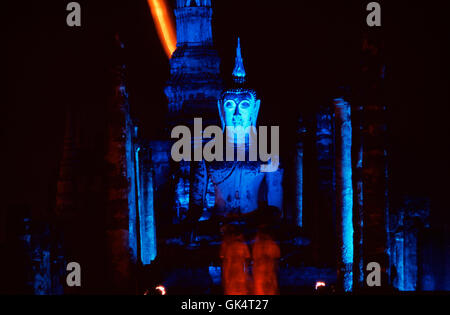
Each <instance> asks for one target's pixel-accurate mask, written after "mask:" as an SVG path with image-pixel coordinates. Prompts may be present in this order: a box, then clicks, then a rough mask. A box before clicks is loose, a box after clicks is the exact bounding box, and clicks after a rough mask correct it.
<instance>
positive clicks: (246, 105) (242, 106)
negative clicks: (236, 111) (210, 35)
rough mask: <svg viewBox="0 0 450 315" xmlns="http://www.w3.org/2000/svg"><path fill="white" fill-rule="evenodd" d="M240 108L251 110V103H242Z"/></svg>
mask: <svg viewBox="0 0 450 315" xmlns="http://www.w3.org/2000/svg"><path fill="white" fill-rule="evenodd" d="M239 107H241V108H249V107H250V102H249V101H242V102H241V103H240V104H239Z"/></svg>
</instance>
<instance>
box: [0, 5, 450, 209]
mask: <svg viewBox="0 0 450 315" xmlns="http://www.w3.org/2000/svg"><path fill="white" fill-rule="evenodd" d="M68 2H69V1H39V2H38V1H27V2H25V1H12V0H8V1H7V2H5V3H2V4H3V5H2V7H3V9H2V10H1V11H2V12H1V14H2V16H1V20H2V22H3V23H5V27H2V30H3V31H4V33H3V35H2V42H3V45H2V50H3V51H6V56H7V57H6V59H3V61H4V63H3V66H2V80H4V82H2V84H1V86H2V87H3V88H6V89H5V91H4V92H3V93H2V105H1V109H0V110H1V115H0V123H1V124H0V128H1V129H0V131H1V140H2V148H4V149H3V150H2V153H3V154H2V159H3V163H2V165H3V166H4V174H3V176H2V178H3V181H2V182H3V185H4V189H2V192H3V193H4V194H5V195H4V196H3V198H2V200H3V202H2V204H3V205H6V206H8V205H10V204H20V203H25V204H29V205H32V206H33V209H34V210H35V211H37V212H38V213H41V212H43V213H45V212H47V211H48V210H49V209H50V207H51V205H52V200H53V199H54V189H55V188H54V185H55V176H56V173H57V167H58V159H59V154H60V151H61V142H62V132H63V125H64V110H65V107H66V106H67V105H69V104H70V105H72V106H79V107H83V108H92V113H93V114H92V116H90V117H85V119H86V124H95V122H96V117H97V116H96V114H95V113H97V114H98V112H99V111H97V110H96V109H97V108H99V107H101V106H104V104H105V103H106V101H107V93H108V84H107V75H108V70H107V69H108V64H109V63H110V61H111V60H110V59H111V58H110V57H111V53H110V48H111V39H112V38H113V34H114V32H116V31H119V32H120V33H121V37H122V39H123V41H124V43H125V45H126V49H127V67H128V85H129V92H130V102H131V106H132V111H133V113H134V114H135V115H136V116H137V117H139V119H140V120H141V122H142V123H143V125H144V128H145V129H146V132H147V133H149V134H151V132H152V130H154V129H157V128H159V127H160V124H161V123H160V122H161V121H162V117H163V116H164V112H165V106H166V101H165V97H164V94H163V87H164V84H165V81H166V80H167V79H168V60H167V58H166V56H165V54H164V52H163V50H162V48H161V45H160V43H159V39H158V37H157V35H156V32H155V30H154V26H153V22H152V19H151V15H150V12H149V9H148V6H147V3H146V1H145V0H134V1H122V3H120V2H119V1H92V0H91V1H79V2H80V4H81V7H82V14H83V16H82V27H81V28H69V27H67V26H66V24H65V19H66V14H67V12H66V11H65V6H66V4H67V3H68ZM344 2H345V3H346V4H342V3H344ZM368 2H369V1H320V2H318V1H261V0H245V1H243V0H240V1H237V0H216V4H215V20H214V29H213V32H214V36H215V38H214V40H215V44H216V47H217V49H218V51H219V54H220V56H221V58H222V70H223V73H224V74H225V76H229V74H230V73H231V71H232V66H233V62H234V54H235V50H234V49H235V44H236V36H237V34H239V35H240V36H241V38H242V45H243V55H244V58H245V65H246V70H247V72H248V75H249V80H250V83H251V84H252V85H253V86H254V87H255V88H256V89H257V90H258V91H259V92H260V95H261V98H262V108H261V122H263V123H266V124H273V123H277V122H279V123H281V124H286V123H288V122H289V121H290V119H291V117H292V113H293V112H297V111H307V110H309V109H312V108H314V107H315V106H318V105H320V104H324V103H326V102H327V100H328V99H329V92H328V91H329V90H330V88H333V87H335V86H336V85H339V84H341V83H346V82H349V81H352V80H355V72H356V70H357V69H358V65H359V64H358V62H359V60H358V59H357V58H358V56H359V48H360V35H361V30H362V28H366V27H367V26H365V25H364V24H363V22H364V21H365V17H366V12H365V4H366V3H368ZM379 2H380V3H381V5H382V10H383V16H382V18H383V26H382V32H383V37H384V38H385V45H386V51H385V55H386V63H387V73H386V75H387V76H386V83H387V86H388V93H387V95H386V102H387V105H388V107H389V109H390V114H391V116H390V121H389V122H390V124H389V128H390V129H389V130H390V133H389V135H390V139H389V141H390V145H391V148H392V149H391V152H390V155H391V161H392V165H391V170H390V171H391V174H392V180H393V183H394V188H395V193H396V194H397V195H400V194H402V193H410V194H416V195H431V196H433V201H434V202H436V203H437V205H438V208H440V209H441V211H444V210H447V209H448V206H447V204H446V202H445V200H444V198H445V197H444V196H441V194H448V192H447V191H448V186H449V185H448V178H449V175H450V168H449V166H448V161H450V155H449V151H450V150H449V141H448V135H450V132H449V131H450V130H449V129H450V127H449V125H450V124H449V123H448V113H449V105H450V104H449V96H450V95H449V86H450V85H449V83H450V67H449V61H448V58H449V56H450V51H449V39H450V27H449V26H450V25H449V21H450V19H448V17H447V16H446V13H448V12H450V11H449V10H448V5H447V7H443V4H444V3H445V1H426V2H424V1H422V2H418V3H417V4H413V3H412V2H411V1H406V0H401V1H395V4H394V3H392V2H394V1H379ZM385 2H386V3H385ZM388 2H389V3H388ZM447 2H448V1H447ZM356 80H357V79H356ZM282 136H286V137H289V135H283V134H282ZM435 196H437V197H435ZM438 196H441V197H438Z"/></svg>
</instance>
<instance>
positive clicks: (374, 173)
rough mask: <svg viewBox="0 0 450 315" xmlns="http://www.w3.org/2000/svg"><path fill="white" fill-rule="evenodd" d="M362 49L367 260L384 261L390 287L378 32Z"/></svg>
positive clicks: (385, 283) (384, 279) (384, 276)
mask: <svg viewBox="0 0 450 315" xmlns="http://www.w3.org/2000/svg"><path fill="white" fill-rule="evenodd" d="M362 48H363V49H362V50H363V68H362V74H361V91H360V92H361V94H362V106H363V129H362V137H363V160H362V161H363V166H362V176H363V212H364V214H363V215H364V224H363V235H362V238H363V263H364V268H365V267H366V266H367V264H368V263H370V262H376V263H378V264H380V266H381V273H382V276H381V286H382V287H386V286H388V285H389V283H388V282H389V277H388V270H389V257H388V247H387V245H388V233H387V231H388V198H387V177H386V175H387V150H386V143H387V137H386V128H387V126H386V107H385V106H384V105H383V90H382V87H383V79H384V65H383V62H382V56H381V48H382V43H381V40H380V39H377V38H376V34H375V33H373V34H366V35H365V38H364V40H363V47H362ZM372 289H377V288H376V287H373V288H372ZM378 289H379V288H378Z"/></svg>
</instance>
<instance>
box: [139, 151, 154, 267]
mask: <svg viewBox="0 0 450 315" xmlns="http://www.w3.org/2000/svg"><path fill="white" fill-rule="evenodd" d="M136 160H137V161H136V164H137V165H138V170H139V171H138V172H137V173H138V179H139V181H138V183H137V186H138V187H137V188H138V200H139V201H138V205H139V226H140V231H139V232H140V241H141V246H140V248H141V261H142V264H143V265H148V264H150V263H151V262H152V261H153V260H154V259H155V258H156V253H157V248H156V225H155V211H154V193H153V187H154V186H153V167H152V163H151V152H150V150H149V149H148V148H147V147H146V146H141V149H140V150H139V151H138V152H137V153H136Z"/></svg>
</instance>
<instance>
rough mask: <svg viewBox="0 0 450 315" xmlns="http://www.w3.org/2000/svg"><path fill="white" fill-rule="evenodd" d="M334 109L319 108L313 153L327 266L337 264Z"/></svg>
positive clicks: (323, 259)
mask: <svg viewBox="0 0 450 315" xmlns="http://www.w3.org/2000/svg"><path fill="white" fill-rule="evenodd" d="M333 140H334V128H333V108H332V107H331V106H321V107H320V110H319V112H318V113H317V115H316V151H317V170H318V178H317V182H318V198H317V200H316V202H315V203H316V204H317V208H316V212H317V216H316V217H317V221H318V227H319V229H318V233H317V241H318V246H319V260H320V262H322V263H326V264H327V265H334V264H335V262H336V260H335V259H336V241H335V239H336V238H335V237H334V236H335V235H336V218H335V215H336V187H335V166H336V163H335V154H334V153H335V152H334V143H333Z"/></svg>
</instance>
